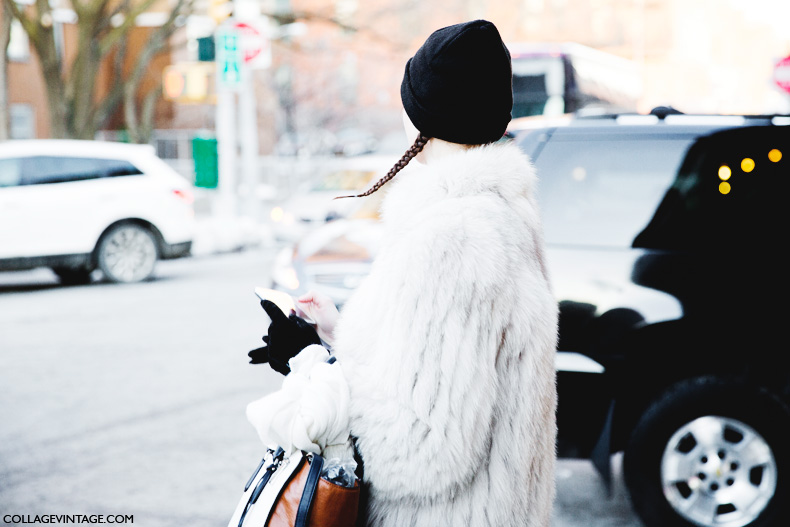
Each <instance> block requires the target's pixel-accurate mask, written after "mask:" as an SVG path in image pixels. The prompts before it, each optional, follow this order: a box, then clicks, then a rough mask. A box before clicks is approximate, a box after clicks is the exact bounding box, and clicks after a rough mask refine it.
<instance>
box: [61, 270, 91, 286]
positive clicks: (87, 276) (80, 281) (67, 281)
mask: <svg viewBox="0 0 790 527" xmlns="http://www.w3.org/2000/svg"><path fill="white" fill-rule="evenodd" d="M52 271H53V272H54V273H55V274H56V275H58V278H59V279H60V283H61V284H63V285H84V284H89V283H90V281H91V273H92V272H93V270H92V269H88V268H85V267H78V268H74V267H53V268H52Z"/></svg>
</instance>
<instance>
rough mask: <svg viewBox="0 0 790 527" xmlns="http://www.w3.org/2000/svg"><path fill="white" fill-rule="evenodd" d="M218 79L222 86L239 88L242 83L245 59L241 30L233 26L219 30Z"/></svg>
mask: <svg viewBox="0 0 790 527" xmlns="http://www.w3.org/2000/svg"><path fill="white" fill-rule="evenodd" d="M216 38H217V45H216V52H217V70H218V71H217V73H218V75H217V80H218V82H219V86H220V88H226V89H227V88H230V89H235V88H238V87H239V85H240V84H241V65H242V61H243V60H244V57H243V54H242V49H241V46H240V45H239V44H240V35H239V32H238V31H237V30H235V29H232V28H220V29H219V30H218V31H217V37H216Z"/></svg>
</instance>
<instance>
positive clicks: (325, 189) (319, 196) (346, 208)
mask: <svg viewBox="0 0 790 527" xmlns="http://www.w3.org/2000/svg"><path fill="white" fill-rule="evenodd" d="M393 164H394V161H393V158H392V156H383V155H365V156H356V157H345V158H336V159H332V160H329V161H328V162H327V163H326V164H325V165H324V166H322V167H320V172H319V173H318V174H317V178H316V179H315V180H312V181H308V182H306V183H305V184H303V185H302V186H301V187H300V188H298V189H297V190H296V191H295V192H294V193H293V195H292V196H291V197H290V198H288V199H287V200H285V202H283V203H282V204H280V205H278V206H275V207H274V208H273V209H272V211H271V220H272V225H273V227H274V235H275V237H276V238H277V239H278V240H280V241H286V242H295V241H297V240H299V239H300V238H302V237H303V236H305V235H306V234H307V233H308V232H310V231H311V230H312V229H314V228H315V227H318V226H321V225H323V224H325V223H327V222H329V221H332V220H336V219H340V218H345V217H347V216H349V215H350V214H353V213H354V211H355V210H356V209H357V207H358V206H359V203H360V202H359V200H358V199H350V198H349V199H338V200H335V199H334V198H335V197H337V196H347V195H350V194H358V193H360V192H362V191H364V190H365V189H366V188H367V187H368V186H369V184H370V183H372V182H373V181H375V180H376V179H378V178H380V177H382V176H383V175H384V174H386V173H387V170H389V169H390V168H391V167H392V165H393Z"/></svg>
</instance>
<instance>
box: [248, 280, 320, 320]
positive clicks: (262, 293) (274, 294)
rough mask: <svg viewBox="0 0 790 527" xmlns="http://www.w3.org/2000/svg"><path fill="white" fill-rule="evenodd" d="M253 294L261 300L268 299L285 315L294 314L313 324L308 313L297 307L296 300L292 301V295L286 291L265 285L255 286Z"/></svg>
mask: <svg viewBox="0 0 790 527" xmlns="http://www.w3.org/2000/svg"><path fill="white" fill-rule="evenodd" d="M255 294H256V295H257V296H258V298H260V299H261V300H268V301H270V302H272V303H273V304H274V305H276V306H277V307H279V308H280V310H282V312H283V313H285V316H290V315H291V314H295V315H296V316H298V317H300V318H302V319H304V321H305V322H307V323H308V324H315V321H314V320H313V319H312V318H311V317H310V316H309V314H307V313H305V312H304V311H303V310H301V309H298V308H297V306H296V302H294V299H293V297H292V296H291V295H289V294H288V293H286V292H284V291H277V290H275V289H268V288H265V287H256V288H255Z"/></svg>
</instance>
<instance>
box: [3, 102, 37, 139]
mask: <svg viewBox="0 0 790 527" xmlns="http://www.w3.org/2000/svg"><path fill="white" fill-rule="evenodd" d="M9 109H10V113H11V139H35V137H36V120H35V113H34V112H33V106H31V105H29V104H11V105H10V108H9Z"/></svg>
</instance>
